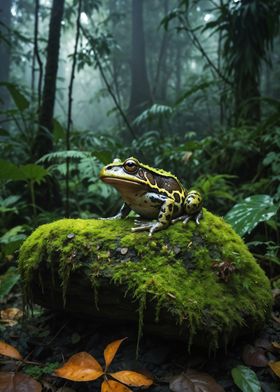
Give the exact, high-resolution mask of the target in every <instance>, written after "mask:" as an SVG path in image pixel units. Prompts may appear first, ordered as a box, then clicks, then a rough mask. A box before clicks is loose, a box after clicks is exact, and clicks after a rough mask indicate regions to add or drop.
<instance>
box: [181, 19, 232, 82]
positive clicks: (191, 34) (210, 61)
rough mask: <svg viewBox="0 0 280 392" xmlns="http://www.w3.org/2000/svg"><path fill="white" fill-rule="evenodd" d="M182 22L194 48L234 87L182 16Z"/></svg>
mask: <svg viewBox="0 0 280 392" xmlns="http://www.w3.org/2000/svg"><path fill="white" fill-rule="evenodd" d="M179 19H180V21H181V22H182V24H183V26H184V29H185V30H186V32H187V33H188V34H189V35H190V37H191V40H192V42H193V44H194V46H195V47H196V48H197V49H198V50H199V51H200V53H201V54H202V56H203V57H204V58H205V59H206V61H207V63H208V64H209V65H210V66H211V68H212V69H213V70H214V71H215V72H216V74H217V75H218V76H219V77H220V78H221V79H222V80H223V81H224V82H225V83H226V84H228V85H230V86H232V85H233V83H232V82H231V81H230V80H228V79H227V78H226V77H225V75H223V74H222V73H221V71H220V70H219V68H218V67H217V66H216V65H215V64H214V63H213V61H212V60H211V59H210V57H209V56H208V54H207V53H206V52H205V50H204V48H203V46H202V45H201V43H200V41H199V39H198V38H197V36H196V34H195V33H194V30H193V29H192V28H191V27H189V26H188V21H187V20H186V19H185V18H184V17H182V16H180V17H179Z"/></svg>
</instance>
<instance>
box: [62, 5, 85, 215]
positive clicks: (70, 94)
mask: <svg viewBox="0 0 280 392" xmlns="http://www.w3.org/2000/svg"><path fill="white" fill-rule="evenodd" d="M81 10H82V0H79V2H78V11H77V12H78V13H77V20H76V37H75V45H74V53H73V62H72V70H71V76H70V83H69V88H68V116H67V128H66V150H67V151H69V150H70V147H71V145H70V131H71V127H72V103H73V86H74V79H75V70H76V62H77V52H78V44H79V39H80V27H81V25H80V18H81ZM69 163H70V162H69V158H67V159H66V208H65V213H66V217H69V177H70V173H69Z"/></svg>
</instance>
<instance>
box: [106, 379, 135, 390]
mask: <svg viewBox="0 0 280 392" xmlns="http://www.w3.org/2000/svg"><path fill="white" fill-rule="evenodd" d="M101 392H132V391H131V389H129V388H128V387H126V386H125V385H123V384H120V383H119V382H117V381H114V380H105V381H103V383H102V385H101Z"/></svg>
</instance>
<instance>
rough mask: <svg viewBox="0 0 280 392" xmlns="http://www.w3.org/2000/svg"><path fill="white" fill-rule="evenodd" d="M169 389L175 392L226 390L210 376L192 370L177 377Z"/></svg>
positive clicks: (216, 391)
mask: <svg viewBox="0 0 280 392" xmlns="http://www.w3.org/2000/svg"><path fill="white" fill-rule="evenodd" d="M169 388H170V390H171V391H173V392H224V388H223V387H221V385H219V384H217V382H216V381H215V380H214V378H213V377H211V376H210V375H209V374H207V373H202V372H197V371H196V370H192V369H189V370H187V371H186V372H184V373H181V374H179V375H178V376H175V377H174V378H173V379H172V380H171V382H170V384H169Z"/></svg>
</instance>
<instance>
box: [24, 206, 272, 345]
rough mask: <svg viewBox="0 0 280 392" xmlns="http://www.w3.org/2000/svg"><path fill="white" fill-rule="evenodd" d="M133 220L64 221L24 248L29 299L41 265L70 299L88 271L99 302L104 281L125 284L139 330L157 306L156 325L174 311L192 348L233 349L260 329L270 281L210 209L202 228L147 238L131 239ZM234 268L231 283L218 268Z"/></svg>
mask: <svg viewBox="0 0 280 392" xmlns="http://www.w3.org/2000/svg"><path fill="white" fill-rule="evenodd" d="M132 225H133V222H132V220H130V219H127V220H122V221H108V220H107V221H106V220H82V219H63V220H60V221H57V222H54V223H50V224H47V225H43V226H41V227H39V228H38V229H37V230H36V231H35V232H34V233H33V234H32V235H31V236H30V237H29V238H27V240H26V241H25V242H24V244H23V245H22V247H21V250H20V269H21V273H22V276H23V280H24V282H25V293H26V296H27V299H30V298H31V294H32V293H30V290H29V289H30V286H31V285H30V283H31V281H32V278H33V277H34V276H35V275H36V271H37V269H38V268H40V266H42V265H47V266H49V268H50V269H51V270H52V271H53V274H54V284H56V283H55V280H56V279H57V278H56V277H55V276H57V275H58V276H59V279H60V283H61V285H62V295H63V297H64V299H65V295H66V291H67V284H68V281H69V276H70V275H71V273H73V272H74V271H75V270H78V269H86V270H87V271H88V277H89V279H90V280H91V282H92V287H93V295H94V293H95V298H96V295H97V294H96V292H97V293H98V284H99V279H100V277H104V276H105V277H110V278H111V279H112V284H119V283H121V284H122V285H124V287H126V290H127V291H128V292H129V293H130V294H132V296H133V297H134V299H136V300H137V301H138V308H139V326H140V329H141V328H142V323H143V322H144V323H145V317H144V319H143V316H144V314H145V307H147V306H149V303H153V305H154V316H155V320H159V319H160V318H161V315H162V314H164V312H168V313H169V314H170V315H171V317H172V318H173V319H174V323H178V325H183V326H185V327H187V330H188V336H187V337H186V339H187V340H188V343H189V345H190V344H191V343H192V340H193V339H194V340H198V338H199V336H205V337H206V339H207V340H208V342H209V346H211V348H216V347H217V345H218V344H219V343H220V344H221V343H222V342H223V343H227V341H228V340H229V339H230V338H232V337H233V336H235V335H237V334H238V333H239V331H240V329H242V328H243V326H244V325H245V324H248V323H249V325H250V327H251V328H257V327H258V326H259V325H261V324H262V323H263V321H264V319H265V316H266V313H267V311H268V310H269V309H270V306H271V292H270V287H269V281H268V279H267V278H266V277H265V275H264V272H263V271H262V270H261V268H260V267H259V266H258V264H257V263H256V261H255V260H254V258H253V256H252V255H251V254H250V252H249V251H248V249H247V247H246V246H245V245H244V243H243V241H242V239H241V238H240V237H239V236H238V235H237V234H236V233H235V232H234V231H233V230H232V228H231V227H230V226H229V225H228V224H226V223H225V222H224V220H223V219H222V218H219V217H217V216H214V215H213V214H211V213H210V212H208V211H207V210H204V218H203V219H202V220H201V223H200V225H199V226H196V225H195V223H194V222H189V223H188V225H187V226H183V225H182V223H180V222H178V223H177V224H175V225H173V226H170V227H169V228H168V229H167V230H164V231H161V232H158V233H155V234H154V236H153V237H152V239H148V234H147V232H142V233H132V232H131V231H130V229H131V227H132ZM222 262H227V263H229V265H230V266H232V267H233V271H232V272H231V274H230V276H229V279H228V281H224V280H223V279H221V277H219V276H218V275H217V272H218V271H217V270H215V268H213V263H222Z"/></svg>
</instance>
